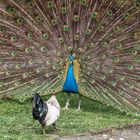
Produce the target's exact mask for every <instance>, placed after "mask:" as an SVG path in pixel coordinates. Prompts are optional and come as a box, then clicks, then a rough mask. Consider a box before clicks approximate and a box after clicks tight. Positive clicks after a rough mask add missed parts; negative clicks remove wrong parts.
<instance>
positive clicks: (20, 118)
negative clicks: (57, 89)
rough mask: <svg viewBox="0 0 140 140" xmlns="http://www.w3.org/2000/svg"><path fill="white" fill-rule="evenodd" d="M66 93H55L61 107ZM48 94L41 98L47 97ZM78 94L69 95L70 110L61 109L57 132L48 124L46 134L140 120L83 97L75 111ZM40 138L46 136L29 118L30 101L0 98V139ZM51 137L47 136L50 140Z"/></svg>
mask: <svg viewBox="0 0 140 140" xmlns="http://www.w3.org/2000/svg"><path fill="white" fill-rule="evenodd" d="M66 97H67V95H66V94H65V93H62V94H59V95H57V98H58V101H59V102H60V104H61V107H64V105H65V102H66ZM47 99H48V97H44V100H47ZM77 104H78V96H77V95H73V96H72V98H71V107H70V109H69V110H68V111H67V110H63V111H62V112H61V116H60V118H59V120H58V121H57V127H58V128H60V131H57V132H56V131H54V129H53V127H51V126H50V127H47V128H46V133H49V134H57V135H60V136H64V135H71V134H76V133H82V132H88V131H92V130H99V129H103V128H111V127H121V126H124V125H128V124H132V123H140V120H139V119H136V118H132V117H129V116H126V115H125V114H124V113H120V112H119V111H118V110H115V109H113V108H108V107H106V106H104V105H102V104H100V103H99V102H96V101H91V100H88V99H85V98H83V100H82V107H81V108H82V111H81V112H76V111H75V110H76V107H77ZM1 139H2V140H4V139H5V140H15V139H18V140H25V139H27V140H32V139H33V140H39V139H42V140H43V139H46V137H45V136H43V132H42V128H41V126H40V125H39V124H38V122H37V121H34V120H33V119H32V113H31V101H30V100H27V101H26V102H24V103H23V104H21V103H19V102H18V101H15V100H0V140H1ZM51 139H52V138H51V137H50V138H47V140H51Z"/></svg>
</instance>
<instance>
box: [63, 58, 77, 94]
mask: <svg viewBox="0 0 140 140" xmlns="http://www.w3.org/2000/svg"><path fill="white" fill-rule="evenodd" d="M69 59H70V60H71V59H73V58H72V57H70V58H69ZM63 90H64V91H65V92H69V93H70V92H72V93H78V85H77V82H76V79H75V76H74V71H73V64H72V63H70V64H69V68H68V71H67V75H66V80H65V82H64V85H63Z"/></svg>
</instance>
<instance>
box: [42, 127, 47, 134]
mask: <svg viewBox="0 0 140 140" xmlns="http://www.w3.org/2000/svg"><path fill="white" fill-rule="evenodd" d="M42 127H43V134H44V135H46V132H45V126H42Z"/></svg>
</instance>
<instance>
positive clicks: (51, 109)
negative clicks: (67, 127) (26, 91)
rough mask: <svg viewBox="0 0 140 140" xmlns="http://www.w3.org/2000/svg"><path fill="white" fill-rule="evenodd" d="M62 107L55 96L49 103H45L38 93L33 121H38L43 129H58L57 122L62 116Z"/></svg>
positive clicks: (34, 104)
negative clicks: (47, 127) (51, 126)
mask: <svg viewBox="0 0 140 140" xmlns="http://www.w3.org/2000/svg"><path fill="white" fill-rule="evenodd" d="M60 110H61V108H60V105H59V103H58V101H57V99H56V97H55V96H52V97H51V98H50V99H49V100H48V101H46V102H44V101H43V100H42V98H41V97H40V95H39V94H38V93H36V94H35V95H34V97H33V107H32V115H33V119H35V120H38V121H39V123H40V124H41V125H42V127H43V133H44V134H46V133H45V126H50V125H53V126H54V127H55V128H56V124H55V122H56V120H57V119H58V118H59V116H60Z"/></svg>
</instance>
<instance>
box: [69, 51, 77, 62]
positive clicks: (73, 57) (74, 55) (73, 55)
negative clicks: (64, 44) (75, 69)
mask: <svg viewBox="0 0 140 140" xmlns="http://www.w3.org/2000/svg"><path fill="white" fill-rule="evenodd" d="M70 53H71V55H70V57H69V60H70V61H73V60H74V59H75V58H76V53H75V52H74V51H73V50H71V51H70Z"/></svg>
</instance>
